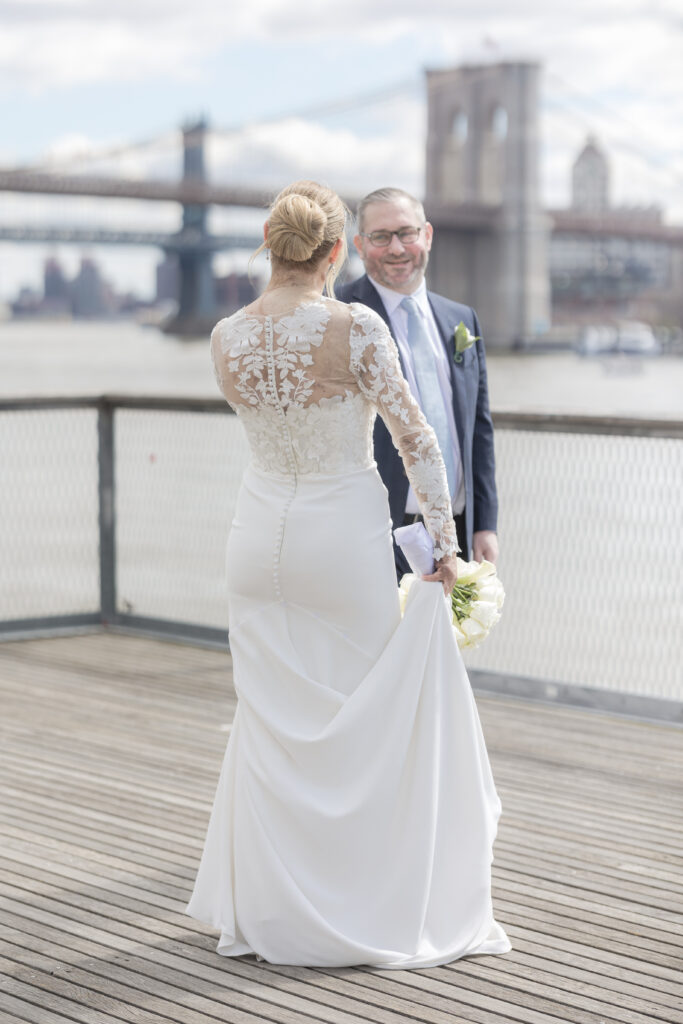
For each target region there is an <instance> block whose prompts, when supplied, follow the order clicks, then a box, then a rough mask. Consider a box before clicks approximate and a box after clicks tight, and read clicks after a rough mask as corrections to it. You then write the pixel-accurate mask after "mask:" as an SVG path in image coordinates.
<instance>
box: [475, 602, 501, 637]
mask: <svg viewBox="0 0 683 1024" xmlns="http://www.w3.org/2000/svg"><path fill="white" fill-rule="evenodd" d="M470 618H472V619H474V620H475V622H478V623H479V625H480V626H483V627H484V629H485V630H486V632H487V633H488V631H489V630H490V628H491V626H493V625H494V624H495V623H496V622H498V619H499V618H500V612H499V611H498V605H497V604H496V603H495V601H475V602H474V603H473V605H472V611H471V612H470Z"/></svg>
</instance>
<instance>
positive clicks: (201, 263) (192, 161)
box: [166, 118, 217, 334]
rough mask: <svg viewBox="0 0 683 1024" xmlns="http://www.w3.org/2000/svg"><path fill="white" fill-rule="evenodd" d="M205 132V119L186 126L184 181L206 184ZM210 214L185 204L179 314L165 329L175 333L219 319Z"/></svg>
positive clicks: (202, 207) (202, 327)
mask: <svg viewBox="0 0 683 1024" xmlns="http://www.w3.org/2000/svg"><path fill="white" fill-rule="evenodd" d="M206 131H207V123H206V121H205V120H204V119H203V118H201V119H199V120H198V121H193V122H188V123H186V124H184V125H183V181H191V182H193V183H195V184H196V183H197V182H201V183H202V184H204V183H205V182H206V180H207V179H206V164H205V159H204V139H205V135H206ZM207 213H208V207H207V206H206V205H199V204H197V205H193V204H189V203H186V204H184V205H183V225H182V229H181V232H180V237H181V240H182V244H181V245H180V246H179V249H178V269H179V278H180V294H179V304H178V313H177V315H176V316H175V317H174V318H173V321H172V322H171V323H170V324H168V325H167V327H166V330H168V331H171V332H172V333H179V334H203V333H206V331H207V330H209V329H210V328H211V327H212V326H213V324H214V323H215V322H216V319H217V313H216V298H215V289H214V280H213V269H212V254H211V251H210V249H209V248H208V245H207V242H208V239H209V234H208V231H207V226H206V221H207Z"/></svg>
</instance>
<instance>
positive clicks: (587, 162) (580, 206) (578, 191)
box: [572, 135, 609, 213]
mask: <svg viewBox="0 0 683 1024" xmlns="http://www.w3.org/2000/svg"><path fill="white" fill-rule="evenodd" d="M608 206H609V167H608V164H607V157H606V156H605V154H604V153H603V152H602V150H601V149H600V148H599V147H598V144H597V141H596V139H595V138H594V137H593V136H592V135H589V137H588V139H587V141H586V145H585V146H584V147H583V149H582V150H581V152H580V153H579V155H578V156H577V158H576V160H575V161H574V166H573V168H572V209H573V210H581V211H583V212H585V213H601V212H602V211H603V210H606V209H607V208H608Z"/></svg>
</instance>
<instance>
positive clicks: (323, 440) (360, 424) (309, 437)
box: [236, 394, 375, 476]
mask: <svg viewBox="0 0 683 1024" xmlns="http://www.w3.org/2000/svg"><path fill="white" fill-rule="evenodd" d="M236 412H237V415H238V416H239V418H240V420H241V422H242V423H243V425H244V429H245V431H246V435H247V439H248V441H249V447H250V449H251V454H252V459H253V462H254V465H255V467H256V468H257V469H259V470H261V471H262V472H267V473H278V474H281V473H283V472H285V473H289V472H292V468H293V470H294V471H295V472H296V474H297V475H298V476H306V475H311V474H314V473H315V474H329V475H336V474H338V473H348V472H353V471H354V470H356V469H367V468H368V467H369V466H371V465H372V463H373V453H372V427H373V423H374V419H375V409H374V407H373V406H372V405H371V403H370V402H368V400H367V399H366V398H365V396H364V395H361V394H356V395H353V394H348V395H344V396H341V395H340V396H336V397H335V398H328V399H325V398H323V399H321V401H320V402H318V403H313V404H312V405H308V406H301V405H291V406H289V408H288V409H287V410H286V412H285V415H284V423H283V418H282V416H281V414H280V411H279V410H278V409H274V408H273V407H272V406H262V407H261V408H256V409H254V408H251V407H248V406H238V407H237V408H236ZM283 426H284V429H283ZM292 463H293V467H292Z"/></svg>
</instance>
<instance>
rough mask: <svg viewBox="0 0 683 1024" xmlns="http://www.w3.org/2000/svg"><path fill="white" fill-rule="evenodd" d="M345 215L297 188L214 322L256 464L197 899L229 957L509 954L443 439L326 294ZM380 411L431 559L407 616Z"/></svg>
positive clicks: (233, 551)
mask: <svg viewBox="0 0 683 1024" xmlns="http://www.w3.org/2000/svg"><path fill="white" fill-rule="evenodd" d="M344 224H345V210H344V206H343V204H342V203H341V201H340V199H339V197H338V196H336V195H335V194H334V193H333V192H332V191H330V190H329V189H327V188H324V187H322V186H320V185H317V184H316V183H314V182H311V181H299V182H296V183H295V184H293V185H290V186H289V187H288V188H286V189H284V191H283V192H281V193H280V195H279V196H278V197H277V199H276V201H275V203H274V204H273V207H272V209H271V210H270V214H269V217H268V222H267V224H266V225H265V230H264V235H265V242H264V246H265V247H266V248H267V249H268V250H269V253H270V259H271V264H272V277H271V280H270V283H269V285H268V287H267V288H266V290H265V291H264V293H263V295H262V296H261V297H260V298H259V299H258V300H257V301H256V302H254V303H252V305H250V306H247V307H246V308H245V309H241V310H239V312H237V313H235V314H234V315H233V316H231V317H228V318H227V319H225V320H221V321H220V323H218V324H217V325H216V327H215V329H214V331H213V333H212V336H211V351H212V356H213V362H214V366H215V370H216V376H217V380H218V384H219V387H220V389H221V391H222V392H223V394H224V396H225V398H226V399H227V401H228V402H229V403H230V405H231V406H232V407H233V408H234V410H235V412H236V413H237V415H238V416H239V417H240V420H241V421H242V424H243V426H244V429H245V431H246V434H247V438H248V441H249V446H250V449H251V462H250V464H249V466H248V468H247V470H246V473H245V475H244V479H243V482H242V486H241V489H240V493H239V498H238V502H237V509H236V513H235V518H234V521H233V524H232V529H231V531H230V536H229V540H228V555H227V565H228V590H229V620H230V649H231V652H232V658H233V665H234V679H235V689H236V691H237V695H238V707H237V712H236V714H235V719H234V723H233V726H232V732H231V736H230V740H229V742H228V748H227V751H226V755H225V761H224V764H223V769H222V772H221V776H220V780H219V783H218V790H217V793H216V798H215V802H214V807H213V812H212V814H211V820H210V824H209V829H208V834H207V837H206V843H205V847H204V852H203V855H202V859H201V864H200V867H199V872H198V875H197V880H196V883H195V887H194V892H193V894H192V898H191V900H190V903H189V906H188V913H189V914H191V915H192V916H194V917H196V918H197V919H198V920H200V921H203V922H205V923H207V924H209V925H211V926H212V927H213V928H215V929H216V930H218V931H219V932H220V938H219V941H218V952H219V953H221V954H223V955H224V956H239V955H241V954H245V953H255V954H257V955H258V956H259V957H261V958H263V959H265V960H267V961H270V962H271V963H278V964H304V965H311V966H345V965H352V964H370V965H374V966H376V967H383V968H409V967H430V966H434V965H437V964H443V963H447V962H448V961H450V960H454V959H456V958H458V957H462V956H467V955H470V954H473V953H504V952H506V951H507V950H508V949H509V948H510V944H509V942H508V940H507V937H506V935H505V932H504V931H503V929H502V928H501V927H500V925H498V924H497V923H496V922H495V920H494V917H493V911H492V906H491V878H490V872H491V860H492V845H493V840H494V837H495V833H496V825H497V821H498V815H499V813H500V804H499V801H498V797H497V795H496V791H495V788H494V784H493V779H492V777H491V771H490V767H489V762H488V758H487V755H486V748H485V745H484V740H483V736H482V733H481V728H480V725H479V719H478V716H477V711H476V707H475V704H474V700H473V697H472V693H471V690H470V686H469V682H468V679H467V675H466V672H465V669H464V667H463V664H462V661H461V658H460V654H459V651H458V648H457V646H456V643H455V640H454V638H453V633H452V628H451V625H450V618H449V610H448V604H447V602H446V601H445V600H444V590H445V591H446V592H447V593H449V592H450V588H451V587H452V585H453V583H454V582H455V578H456V560H455V554H456V551H457V543H456V539H455V530H454V524H453V518H452V513H451V503H450V498H449V495H448V489H447V483H446V474H445V470H444V465H443V461H442V459H441V455H440V452H439V449H438V446H437V443H436V437H435V435H434V433H433V431H432V429H431V427H429V425H428V424H427V422H426V420H425V419H424V417H423V415H422V413H421V412H420V410H419V408H418V406H417V404H416V403H415V401H414V400H413V398H412V397H411V394H410V391H409V389H408V385H407V384H406V381H405V379H404V377H403V375H402V373H401V369H400V365H399V361H398V354H397V351H396V348H395V345H394V342H393V341H392V339H391V337H390V335H389V333H388V331H387V328H386V327H385V325H384V323H383V322H382V320H381V319H380V318H379V317H378V316H377V315H376V314H375V313H373V312H372V311H371V310H369V309H367V308H366V307H365V306H361V305H355V306H353V305H352V306H347V305H345V304H343V303H340V302H335V301H334V300H333V299H331V298H325V297H323V294H322V293H323V288H324V287H325V285H326V286H327V292H328V294H332V293H333V283H334V278H335V276H336V274H337V271H338V269H339V268H340V266H341V264H342V263H343V260H344V258H345V255H346V252H345V241H344ZM377 413H379V415H380V416H382V418H383V419H384V421H385V423H386V424H387V426H388V428H389V430H390V431H391V435H392V438H393V440H394V443H395V444H396V446H397V448H398V450H399V452H400V453H401V456H402V458H403V460H404V463H405V466H406V470H407V473H408V476H409V478H410V482H411V484H412V486H413V488H414V490H415V493H416V494H417V496H418V501H419V503H420V508H421V511H422V514H423V516H424V521H425V525H426V527H427V529H428V530H429V533H430V534H431V536H432V538H433V540H434V545H435V558H436V560H437V566H436V571H435V572H434V573H433V575H431V576H428V577H425V581H424V582H417V583H416V584H415V585H414V586H413V587H412V589H411V591H410V596H409V601H408V605H407V607H406V610H405V614H404V617H403V618H401V613H400V610H399V599H398V591H397V587H396V575H395V569H394V559H393V553H392V542H391V523H390V519H389V507H388V502H387V493H386V490H385V488H384V485H383V484H382V482H381V480H380V478H379V475H378V473H377V469H376V467H375V463H374V461H373V455H372V428H373V421H374V418H375V415H376V414H377Z"/></svg>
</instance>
